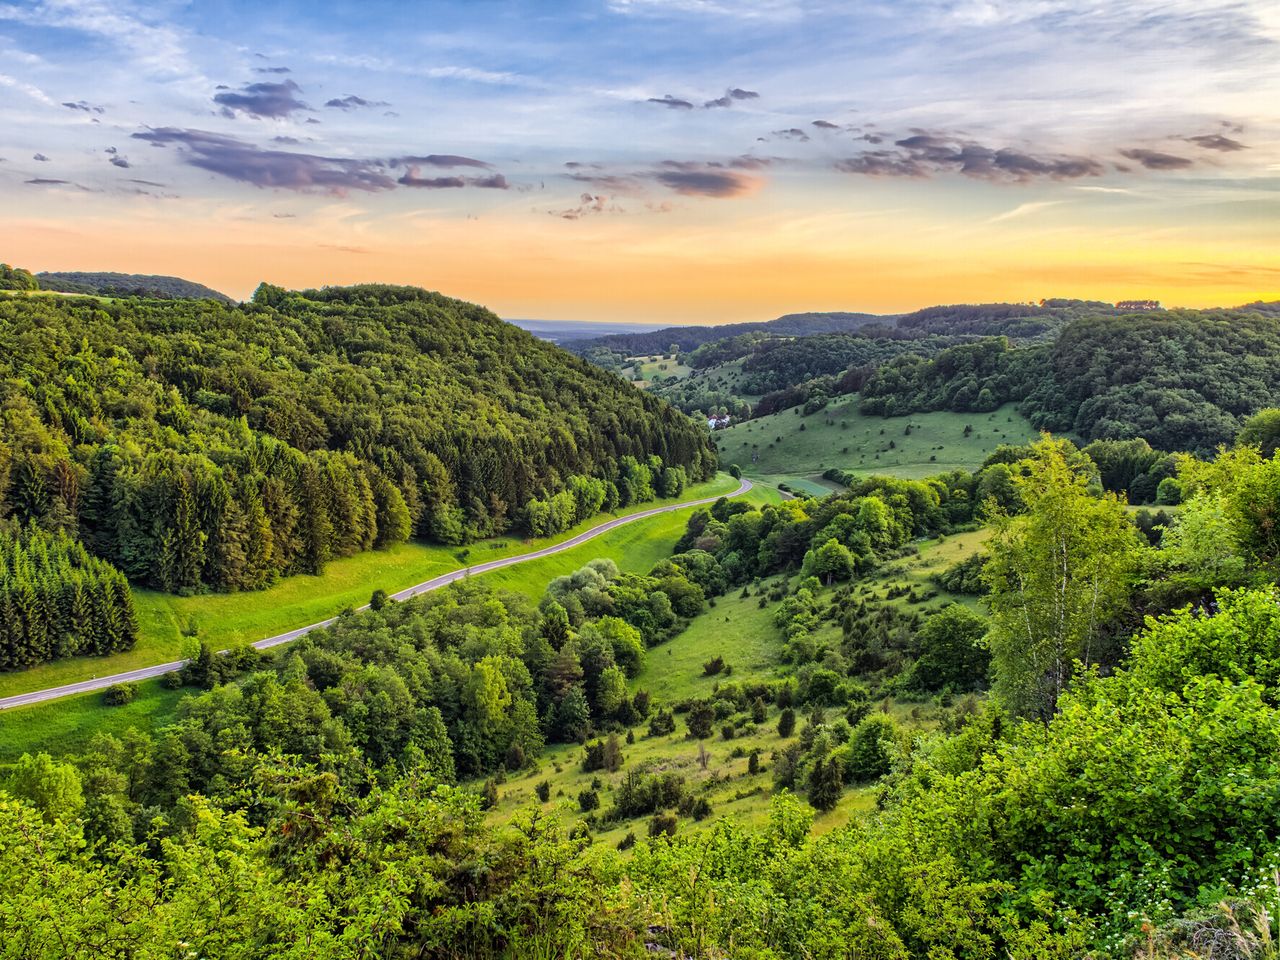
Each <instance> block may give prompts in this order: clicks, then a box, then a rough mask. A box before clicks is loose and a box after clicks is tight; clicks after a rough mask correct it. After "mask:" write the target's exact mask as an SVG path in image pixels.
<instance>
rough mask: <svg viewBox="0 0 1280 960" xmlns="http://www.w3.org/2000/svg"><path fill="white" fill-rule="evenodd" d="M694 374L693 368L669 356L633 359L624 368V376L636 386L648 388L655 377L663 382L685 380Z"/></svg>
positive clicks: (658, 355) (656, 355)
mask: <svg viewBox="0 0 1280 960" xmlns="http://www.w3.org/2000/svg"><path fill="white" fill-rule="evenodd" d="M692 373H693V368H692V367H689V366H686V365H685V364H683V363H680V362H678V361H677V360H675V359H673V358H672V357H671V356H670V355H669V354H668V355H661V354H654V355H653V356H651V357H631V358H630V359H629V360H628V361H627V366H625V367H623V368H622V376H624V377H625V378H626V379H628V380H630V381H632V382H633V383H635V384H636V386H640V387H647V386H648V385H649V383H650V381H652V380H653V378H654V376H655V375H658V376H661V377H662V379H663V380H670V379H671V378H672V377H677V378H678V379H681V380H683V379H684V378H685V377H687V376H689V375H690V374H692Z"/></svg>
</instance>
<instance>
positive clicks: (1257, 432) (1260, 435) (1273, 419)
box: [1236, 407, 1280, 459]
mask: <svg viewBox="0 0 1280 960" xmlns="http://www.w3.org/2000/svg"><path fill="white" fill-rule="evenodd" d="M1236 443H1238V444H1241V445H1243V446H1249V447H1257V448H1258V452H1259V453H1261V454H1262V456H1263V457H1264V458H1266V459H1270V458H1271V457H1272V456H1274V455H1275V452H1276V448H1277V447H1280V409H1277V408H1276V407H1267V408H1266V409H1263V410H1259V411H1258V412H1257V413H1255V414H1254V415H1253V416H1251V417H1250V418H1249V419H1248V420H1246V421H1245V422H1244V426H1243V427H1241V428H1240V433H1239V434H1238V435H1237V436H1236Z"/></svg>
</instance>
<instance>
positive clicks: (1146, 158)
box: [1120, 147, 1194, 170]
mask: <svg viewBox="0 0 1280 960" xmlns="http://www.w3.org/2000/svg"><path fill="white" fill-rule="evenodd" d="M1120 156H1122V157H1125V158H1126V159H1128V160H1132V161H1133V162H1134V163H1140V164H1142V165H1143V166H1144V167H1146V168H1147V169H1148V170H1185V169H1186V168H1187V167H1190V166H1193V163H1194V162H1193V161H1191V160H1188V159H1187V158H1186V157H1175V156H1174V155H1173V154H1171V153H1161V152H1160V151H1158V150H1147V149H1144V148H1140V147H1135V148H1134V149H1132V150H1121V151H1120Z"/></svg>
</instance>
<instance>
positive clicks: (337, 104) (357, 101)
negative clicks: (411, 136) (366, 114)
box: [324, 93, 390, 110]
mask: <svg viewBox="0 0 1280 960" xmlns="http://www.w3.org/2000/svg"><path fill="white" fill-rule="evenodd" d="M324 105H325V106H326V107H333V108H335V109H337V110H357V109H360V108H362V107H388V106H390V104H389V103H387V101H385V100H366V99H365V98H364V97H357V96H356V95H355V94H354V93H351V94H348V95H347V96H345V97H335V98H334V99H332V100H326V101H325V104H324Z"/></svg>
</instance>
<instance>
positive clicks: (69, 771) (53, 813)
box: [9, 753, 84, 823]
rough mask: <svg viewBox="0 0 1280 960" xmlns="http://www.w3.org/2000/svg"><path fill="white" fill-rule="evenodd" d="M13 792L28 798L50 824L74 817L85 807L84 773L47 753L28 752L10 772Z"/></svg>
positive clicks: (15, 794)
mask: <svg viewBox="0 0 1280 960" xmlns="http://www.w3.org/2000/svg"><path fill="white" fill-rule="evenodd" d="M9 792H10V793H12V794H13V795H14V796H15V797H21V798H22V799H24V800H26V801H28V802H29V803H30V804H31V805H32V806H33V807H35V808H36V810H38V811H40V815H41V816H42V817H44V819H45V820H46V821H48V822H49V823H53V822H54V821H56V820H62V821H71V820H74V819H75V818H76V817H77V816H78V815H79V813H80V810H81V809H82V808H83V807H84V791H83V788H82V786H81V783H80V774H79V772H78V771H77V770H76V768H75V767H74V766H72V765H71V764H69V763H58V762H57V761H55V760H54V759H53V758H52V757H51V756H49V754H47V753H37V754H35V755H34V756H33V755H31V754H29V753H24V754H23V755H22V756H21V757H19V758H18V762H17V763H15V764H14V765H13V772H12V773H11V774H10V775H9Z"/></svg>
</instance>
